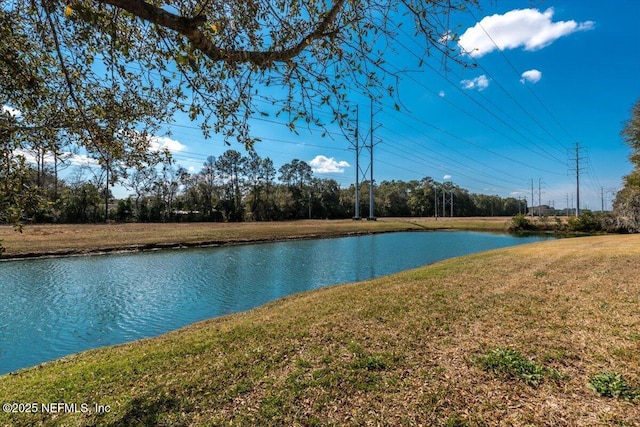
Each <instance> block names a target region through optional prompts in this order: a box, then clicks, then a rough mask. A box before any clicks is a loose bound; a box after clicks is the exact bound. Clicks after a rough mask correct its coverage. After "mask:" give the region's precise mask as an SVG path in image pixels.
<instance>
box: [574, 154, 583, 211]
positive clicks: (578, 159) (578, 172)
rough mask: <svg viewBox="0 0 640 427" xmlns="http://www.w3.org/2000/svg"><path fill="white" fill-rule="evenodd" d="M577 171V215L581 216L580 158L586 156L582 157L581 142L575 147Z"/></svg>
mask: <svg viewBox="0 0 640 427" xmlns="http://www.w3.org/2000/svg"><path fill="white" fill-rule="evenodd" d="M575 155H576V157H575V159H572V160H574V161H575V173H576V216H580V160H584V158H581V157H580V143H579V142H576V148H575Z"/></svg>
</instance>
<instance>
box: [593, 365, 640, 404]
mask: <svg viewBox="0 0 640 427" xmlns="http://www.w3.org/2000/svg"><path fill="white" fill-rule="evenodd" d="M587 386H588V387H589V388H590V389H591V390H593V391H595V392H596V393H598V395H600V396H603V397H613V398H616V399H623V400H629V401H633V400H635V399H637V398H640V391H639V390H638V389H637V388H635V387H632V386H630V385H629V383H627V380H626V379H624V378H623V377H622V375H620V374H616V373H615V372H600V373H598V374H596V375H594V376H592V377H591V378H590V379H589V382H588V383H587Z"/></svg>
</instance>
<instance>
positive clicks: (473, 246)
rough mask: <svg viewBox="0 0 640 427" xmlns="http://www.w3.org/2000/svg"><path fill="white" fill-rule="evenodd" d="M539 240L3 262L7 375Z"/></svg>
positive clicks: (480, 238) (418, 240)
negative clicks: (286, 299)
mask: <svg viewBox="0 0 640 427" xmlns="http://www.w3.org/2000/svg"><path fill="white" fill-rule="evenodd" d="M539 239H540V238H537V237H531V238H517V237H513V236H506V235H497V234H483V233H469V232H455V233H454V232H425V233H389V234H378V235H370V236H360V237H348V238H338V239H320V240H300V241H293V242H282V243H269V244H260V245H248V246H229V247H221V248H207V249H188V250H166V251H159V252H148V253H135V254H117V255H108V256H91V257H77V258H58V259H42V260H32V261H15V262H4V263H0V273H1V276H0V304H1V308H2V309H1V311H0V373H5V372H9V371H12V370H16V369H19V368H21V367H26V366H31V365H35V364H37V363H40V362H42V361H46V360H51V359H54V358H57V357H61V356H64V355H66V354H70V353H75V352H78V351H81V350H85V349H88V348H94V347H100V346H104V345H110V344H116V343H122V342H125V341H130V340H134V339H138V338H142V337H149V336H154V335H159V334H161V333H163V332H167V331H169V330H172V329H176V328H179V327H181V326H184V325H187V324H190V323H193V322H195V321H198V320H202V319H206V318H210V317H216V316H220V315H224V314H228V313H232V312H237V311H243V310H247V309H250V308H253V307H256V306H258V305H261V304H264V303H266V302H268V301H272V300H274V299H277V298H279V297H282V296H285V295H289V294H292V293H296V292H301V291H305V290H309V289H314V288H318V287H322V286H326V285H330V284H336V283H345V282H352V281H359V280H365V279H369V278H372V277H378V276H382V275H385V274H391V273H394V272H398V271H402V270H407V269H410V268H415V267H418V266H421V265H425V264H429V263H432V262H435V261H439V260H442V259H446V258H450V257H453V256H458V255H463V254H468V253H473V252H479V251H483V250H488V249H493V248H498V247H505V246H511V245H514V244H520V243H527V242H530V241H535V240H539Z"/></svg>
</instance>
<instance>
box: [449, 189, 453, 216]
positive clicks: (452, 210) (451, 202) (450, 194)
mask: <svg viewBox="0 0 640 427" xmlns="http://www.w3.org/2000/svg"><path fill="white" fill-rule="evenodd" d="M450 191H451V193H449V194H450V195H451V201H450V203H451V218H453V183H451V190H450Z"/></svg>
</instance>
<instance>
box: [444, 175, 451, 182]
mask: <svg viewBox="0 0 640 427" xmlns="http://www.w3.org/2000/svg"><path fill="white" fill-rule="evenodd" d="M442 179H444V180H445V181H446V180H448V179H451V175H445V176H443V177H442Z"/></svg>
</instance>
